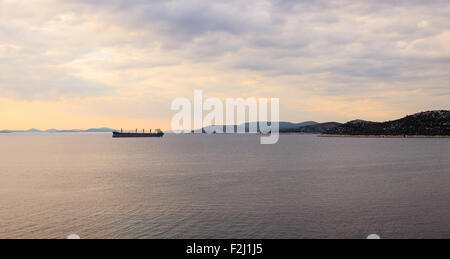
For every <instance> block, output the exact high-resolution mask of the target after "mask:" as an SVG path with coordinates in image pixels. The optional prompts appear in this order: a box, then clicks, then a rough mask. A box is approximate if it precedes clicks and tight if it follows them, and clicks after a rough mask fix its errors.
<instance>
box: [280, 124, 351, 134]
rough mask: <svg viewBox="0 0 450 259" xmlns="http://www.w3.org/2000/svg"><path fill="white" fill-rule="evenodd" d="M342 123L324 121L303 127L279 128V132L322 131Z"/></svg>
mask: <svg viewBox="0 0 450 259" xmlns="http://www.w3.org/2000/svg"><path fill="white" fill-rule="evenodd" d="M340 125H342V123H339V122H326V123H317V124H314V125H308V126H303V127H295V128H288V129H283V130H280V132H281V133H323V132H325V131H327V130H330V129H333V128H336V127H338V126H340Z"/></svg>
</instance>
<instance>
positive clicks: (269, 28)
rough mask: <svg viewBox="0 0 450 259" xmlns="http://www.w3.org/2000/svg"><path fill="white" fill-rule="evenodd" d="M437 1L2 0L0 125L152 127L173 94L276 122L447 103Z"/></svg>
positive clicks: (447, 27)
mask: <svg viewBox="0 0 450 259" xmlns="http://www.w3.org/2000/svg"><path fill="white" fill-rule="evenodd" d="M449 42H450V3H449V2H448V0H445V1H444V0H427V1H422V0H389V1H388V0H367V1H353V0H328V1H312V0H304V1H300V0H299V1H294V0H245V1H242V0H226V1H216V0H208V1H205V0H127V1H125V0H95V1H93V0H92V1H87V0H0V129H17V130H18V129H28V128H41V129H48V128H59V129H72V128H91V127H103V126H105V127H112V128H121V127H124V128H126V127H129V128H136V127H138V128H144V127H145V128H163V129H168V128H169V127H170V121H171V118H172V116H173V115H174V114H175V112H174V111H171V110H170V104H171V102H172V100H173V99H175V98H177V97H187V98H192V96H193V91H194V89H200V90H203V92H204V95H205V97H219V98H238V97H242V98H247V97H255V98H280V105H281V107H280V119H281V120H282V121H293V122H301V121H309V120H314V121H319V122H325V121H339V122H346V121H349V120H353V119H366V120H373V121H384V120H390V119H396V118H400V117H403V116H405V115H407V114H413V113H416V112H419V111H425V110H436V109H449V108H450V72H449V71H450V44H449Z"/></svg>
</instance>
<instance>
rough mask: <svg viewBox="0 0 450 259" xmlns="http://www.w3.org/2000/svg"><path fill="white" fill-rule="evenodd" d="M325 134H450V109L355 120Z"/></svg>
mask: <svg viewBox="0 0 450 259" xmlns="http://www.w3.org/2000/svg"><path fill="white" fill-rule="evenodd" d="M324 135H374V136H383V135H385V136H450V111H445V110H441V111H428V112H421V113H417V114H414V115H410V116H406V117H405V118H402V119H399V120H394V121H387V122H372V121H364V120H354V121H350V122H348V123H346V124H343V125H340V126H338V127H335V128H333V129H329V130H327V131H325V132H324Z"/></svg>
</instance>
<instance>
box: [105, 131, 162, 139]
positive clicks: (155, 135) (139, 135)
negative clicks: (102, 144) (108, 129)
mask: <svg viewBox="0 0 450 259" xmlns="http://www.w3.org/2000/svg"><path fill="white" fill-rule="evenodd" d="M163 136H164V133H162V132H160V133H120V132H113V138H162V137H163Z"/></svg>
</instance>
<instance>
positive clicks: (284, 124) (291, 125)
mask: <svg viewBox="0 0 450 259" xmlns="http://www.w3.org/2000/svg"><path fill="white" fill-rule="evenodd" d="M269 124H270V123H269ZM316 124H317V122H315V121H305V122H300V123H292V122H284V121H280V124H279V125H280V131H281V130H286V129H291V128H299V127H304V126H311V125H316ZM240 126H245V132H250V127H251V126H253V127H256V129H257V132H261V129H260V127H259V122H250V123H243V124H240ZM213 127H217V126H208V127H204V128H203V129H202V132H203V133H206V132H214V130H213ZM218 127H219V128H220V127H222V129H223V132H226V128H227V126H226V125H218ZM232 127H233V128H234V132H237V129H238V126H237V125H233V126H232Z"/></svg>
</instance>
